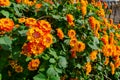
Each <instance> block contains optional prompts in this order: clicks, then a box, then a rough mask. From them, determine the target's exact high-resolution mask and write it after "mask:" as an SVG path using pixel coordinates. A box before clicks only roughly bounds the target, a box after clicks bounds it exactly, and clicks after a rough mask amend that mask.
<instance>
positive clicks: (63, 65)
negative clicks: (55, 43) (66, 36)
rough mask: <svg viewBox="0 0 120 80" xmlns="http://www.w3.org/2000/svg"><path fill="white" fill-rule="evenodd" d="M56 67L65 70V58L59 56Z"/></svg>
mask: <svg viewBox="0 0 120 80" xmlns="http://www.w3.org/2000/svg"><path fill="white" fill-rule="evenodd" d="M58 65H59V67H60V68H66V67H67V60H66V58H65V57H62V56H60V57H59V62H58Z"/></svg>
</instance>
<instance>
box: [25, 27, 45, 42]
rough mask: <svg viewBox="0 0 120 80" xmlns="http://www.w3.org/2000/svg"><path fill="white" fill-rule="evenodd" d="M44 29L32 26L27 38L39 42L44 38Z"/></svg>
mask: <svg viewBox="0 0 120 80" xmlns="http://www.w3.org/2000/svg"><path fill="white" fill-rule="evenodd" d="M43 35H44V33H43V31H42V30H41V29H39V28H38V27H32V28H30V29H29V30H28V32H27V39H28V40H29V41H30V42H37V43H39V42H40V41H42V39H43Z"/></svg>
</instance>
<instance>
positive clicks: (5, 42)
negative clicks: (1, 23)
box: [0, 36, 12, 50]
mask: <svg viewBox="0 0 120 80" xmlns="http://www.w3.org/2000/svg"><path fill="white" fill-rule="evenodd" d="M11 44H12V40H11V39H10V38H9V37H8V36H4V37H1V38H0V45H1V46H2V48H3V49H4V50H11Z"/></svg>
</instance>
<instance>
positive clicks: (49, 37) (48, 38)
mask: <svg viewBox="0 0 120 80" xmlns="http://www.w3.org/2000/svg"><path fill="white" fill-rule="evenodd" d="M52 39H53V37H52V35H51V34H47V35H45V36H44V37H43V45H44V46H45V47H47V48H48V47H50V45H51V44H52V43H53V40H52Z"/></svg>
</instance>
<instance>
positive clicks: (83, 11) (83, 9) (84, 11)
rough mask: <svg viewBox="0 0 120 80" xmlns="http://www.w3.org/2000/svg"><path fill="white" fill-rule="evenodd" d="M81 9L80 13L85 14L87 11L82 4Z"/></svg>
mask: <svg viewBox="0 0 120 80" xmlns="http://www.w3.org/2000/svg"><path fill="white" fill-rule="evenodd" d="M81 11H82V15H83V16H85V15H86V13H87V8H86V6H82V7H81Z"/></svg>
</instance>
